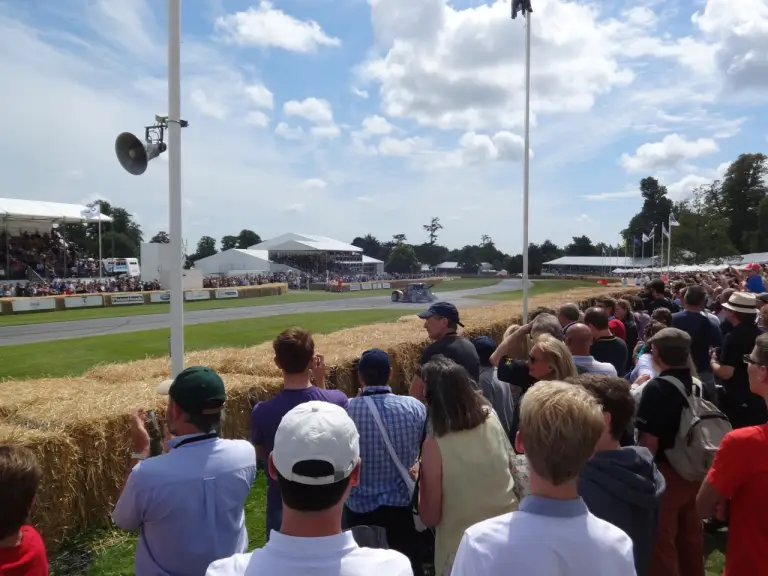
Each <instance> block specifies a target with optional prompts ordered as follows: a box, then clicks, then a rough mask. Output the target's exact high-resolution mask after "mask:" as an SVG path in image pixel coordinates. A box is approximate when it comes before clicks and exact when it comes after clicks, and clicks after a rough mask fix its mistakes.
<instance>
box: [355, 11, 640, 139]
mask: <svg viewBox="0 0 768 576" xmlns="http://www.w3.org/2000/svg"><path fill="white" fill-rule="evenodd" d="M370 4H371V19H372V23H373V30H374V33H375V34H376V37H377V39H378V42H379V46H380V47H381V48H382V49H383V50H382V54H381V55H379V56H374V57H372V58H370V59H369V60H367V61H366V62H365V63H364V64H363V65H362V66H361V68H360V70H359V74H360V77H361V78H362V79H363V80H365V81H368V82H375V83H377V84H379V85H380V95H381V102H382V108H383V110H384V112H385V113H386V114H387V115H388V116H391V117H394V118H411V119H414V120H416V121H417V122H419V123H420V124H422V125H425V126H435V127H439V128H443V129H464V130H468V131H471V130H482V129H498V128H499V127H503V128H514V127H518V126H519V125H520V124H521V123H522V108H523V96H524V74H523V68H524V62H523V59H524V58H523V57H524V54H523V52H524V51H523V50H522V46H523V35H524V27H523V24H522V23H521V21H520V20H519V19H518V20H516V21H512V20H510V18H509V2H508V1H506V0H498V1H496V2H494V3H492V4H490V5H487V4H484V5H480V6H476V7H469V8H464V9H458V8H454V7H452V6H449V5H448V4H447V3H446V2H445V0H422V1H421V2H416V3H414V2H412V1H411V0H370ZM644 25H645V24H643V26H644ZM641 33H642V26H641V25H639V24H637V23H632V22H628V23H623V24H622V23H619V22H617V21H615V20H605V21H601V20H600V18H599V12H598V9H597V8H596V7H595V6H593V5H584V4H581V3H579V4H577V3H575V2H565V1H563V0H549V1H547V2H541V3H540V5H537V7H536V18H534V19H533V30H532V35H533V39H532V43H533V46H532V50H533V51H535V52H534V53H535V54H536V56H535V58H536V65H535V66H533V68H532V84H533V94H532V98H531V102H532V106H533V111H534V113H536V114H549V113H558V112H577V111H586V110H589V109H591V108H592V106H593V105H594V102H595V99H596V98H597V97H598V96H599V95H601V94H605V93H607V92H608V91H610V90H611V89H612V88H613V87H620V86H625V85H627V84H628V83H630V82H632V80H633V79H634V73H633V72H632V71H631V70H630V69H629V68H627V67H626V66H624V65H623V64H622V63H620V58H619V56H620V55H622V54H623V53H622V47H623V46H624V45H625V44H626V42H627V38H634V37H635V36H638V35H640V34H641Z"/></svg>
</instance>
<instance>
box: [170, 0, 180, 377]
mask: <svg viewBox="0 0 768 576" xmlns="http://www.w3.org/2000/svg"><path fill="white" fill-rule="evenodd" d="M180 122H181V0H168V205H169V214H170V227H169V236H170V248H169V254H170V259H171V261H170V262H169V263H168V270H169V272H170V274H169V279H170V280H169V286H168V289H169V290H170V292H171V364H172V375H173V377H176V375H177V374H179V372H181V371H182V370H184V294H183V292H182V275H183V273H184V272H183V263H182V261H181V260H182V257H181V209H182V207H181V123H180Z"/></svg>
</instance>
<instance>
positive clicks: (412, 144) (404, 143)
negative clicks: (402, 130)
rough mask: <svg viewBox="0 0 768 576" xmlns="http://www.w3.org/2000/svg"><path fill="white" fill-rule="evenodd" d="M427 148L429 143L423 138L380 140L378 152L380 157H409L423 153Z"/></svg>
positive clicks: (389, 138)
mask: <svg viewBox="0 0 768 576" xmlns="http://www.w3.org/2000/svg"><path fill="white" fill-rule="evenodd" d="M428 147H429V141H428V140H425V139H424V138H419V137H414V138H403V139H400V138H391V137H389V136H387V137H385V138H382V140H381V142H379V146H378V152H379V154H381V155H382V156H411V155H413V154H418V153H420V152H424V151H426V150H427V148H428Z"/></svg>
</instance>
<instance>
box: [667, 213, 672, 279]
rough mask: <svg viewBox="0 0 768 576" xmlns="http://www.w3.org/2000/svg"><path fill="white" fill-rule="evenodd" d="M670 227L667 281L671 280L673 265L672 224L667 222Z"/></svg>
mask: <svg viewBox="0 0 768 576" xmlns="http://www.w3.org/2000/svg"><path fill="white" fill-rule="evenodd" d="M667 226H668V228H669V238H667V282H669V275H670V274H671V273H672V270H671V269H670V266H671V265H672V225H671V224H669V222H667Z"/></svg>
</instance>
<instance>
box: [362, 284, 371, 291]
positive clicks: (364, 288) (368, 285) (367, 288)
mask: <svg viewBox="0 0 768 576" xmlns="http://www.w3.org/2000/svg"><path fill="white" fill-rule="evenodd" d="M361 286H362V287H363V290H370V289H372V288H373V286H372V285H371V283H370V282H366V283H364V284H361Z"/></svg>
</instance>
